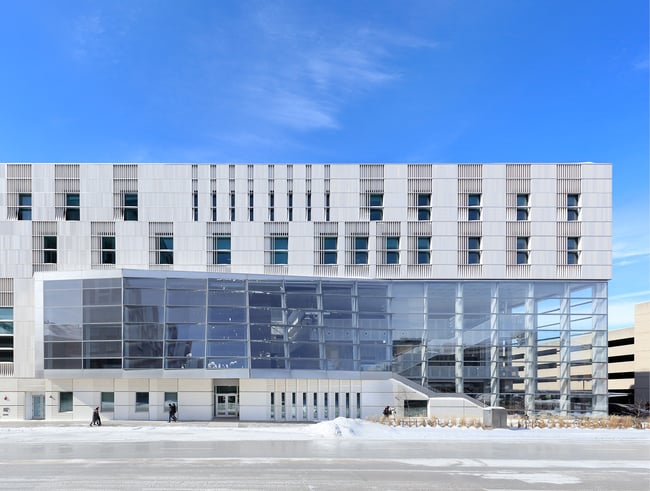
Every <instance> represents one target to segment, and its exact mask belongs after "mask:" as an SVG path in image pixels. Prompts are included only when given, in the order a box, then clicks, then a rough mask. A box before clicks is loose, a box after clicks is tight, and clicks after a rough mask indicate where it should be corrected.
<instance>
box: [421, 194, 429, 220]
mask: <svg viewBox="0 0 650 491" xmlns="http://www.w3.org/2000/svg"><path fill="white" fill-rule="evenodd" d="M418 220H420V221H422V220H431V195H430V194H418Z"/></svg>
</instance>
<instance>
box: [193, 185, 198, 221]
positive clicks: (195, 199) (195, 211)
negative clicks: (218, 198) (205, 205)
mask: <svg viewBox="0 0 650 491" xmlns="http://www.w3.org/2000/svg"><path fill="white" fill-rule="evenodd" d="M192 218H193V219H194V221H195V222H198V221H199V193H198V192H197V191H194V192H193V193H192Z"/></svg>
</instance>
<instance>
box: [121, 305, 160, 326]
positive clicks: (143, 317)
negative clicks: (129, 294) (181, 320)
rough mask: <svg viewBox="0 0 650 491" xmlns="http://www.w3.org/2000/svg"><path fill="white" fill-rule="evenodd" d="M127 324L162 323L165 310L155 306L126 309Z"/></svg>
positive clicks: (125, 318) (127, 307)
mask: <svg viewBox="0 0 650 491" xmlns="http://www.w3.org/2000/svg"><path fill="white" fill-rule="evenodd" d="M124 320H125V322H161V321H162V320H163V308H162V307H154V306H137V307H136V306H133V307H129V306H126V307H124Z"/></svg>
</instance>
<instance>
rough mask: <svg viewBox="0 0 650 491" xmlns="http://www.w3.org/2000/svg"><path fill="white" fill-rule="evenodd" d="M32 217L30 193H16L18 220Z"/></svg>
mask: <svg viewBox="0 0 650 491" xmlns="http://www.w3.org/2000/svg"><path fill="white" fill-rule="evenodd" d="M31 219H32V195H31V194H28V193H21V194H19V195H18V220H31Z"/></svg>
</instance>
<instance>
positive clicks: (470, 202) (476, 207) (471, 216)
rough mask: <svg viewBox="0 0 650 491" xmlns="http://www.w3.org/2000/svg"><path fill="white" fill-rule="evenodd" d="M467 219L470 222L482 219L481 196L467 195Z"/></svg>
mask: <svg viewBox="0 0 650 491" xmlns="http://www.w3.org/2000/svg"><path fill="white" fill-rule="evenodd" d="M467 206H468V209H467V219H468V220H470V221H475V220H480V219H481V195H480V194H469V195H467Z"/></svg>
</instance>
